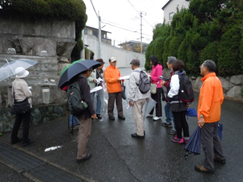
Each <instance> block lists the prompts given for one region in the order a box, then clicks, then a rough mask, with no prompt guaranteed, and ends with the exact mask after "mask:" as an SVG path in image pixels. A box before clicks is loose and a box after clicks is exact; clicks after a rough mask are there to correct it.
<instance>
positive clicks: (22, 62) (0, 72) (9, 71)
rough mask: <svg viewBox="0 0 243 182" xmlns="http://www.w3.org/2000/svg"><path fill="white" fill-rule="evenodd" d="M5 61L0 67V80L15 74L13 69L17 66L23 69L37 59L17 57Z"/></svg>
mask: <svg viewBox="0 0 243 182" xmlns="http://www.w3.org/2000/svg"><path fill="white" fill-rule="evenodd" d="M6 61H7V63H6V64H4V65H3V66H2V67H1V68H0V82H1V81H3V80H5V79H7V78H9V77H11V76H13V75H15V74H16V73H15V69H16V68H18V67H23V68H24V69H27V68H29V67H31V66H34V65H35V64H37V61H33V60H29V59H18V60H14V61H11V62H8V60H6Z"/></svg>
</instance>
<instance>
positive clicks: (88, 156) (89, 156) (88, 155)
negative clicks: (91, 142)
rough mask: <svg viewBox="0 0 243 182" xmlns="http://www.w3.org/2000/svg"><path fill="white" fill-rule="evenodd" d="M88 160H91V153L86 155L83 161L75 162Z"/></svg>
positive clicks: (80, 160)
mask: <svg viewBox="0 0 243 182" xmlns="http://www.w3.org/2000/svg"><path fill="white" fill-rule="evenodd" d="M90 158H91V153H87V154H86V156H85V157H84V158H83V159H77V160H76V161H77V163H81V162H84V161H87V160H89V159H90Z"/></svg>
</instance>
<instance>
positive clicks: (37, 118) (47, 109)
mask: <svg viewBox="0 0 243 182" xmlns="http://www.w3.org/2000/svg"><path fill="white" fill-rule="evenodd" d="M67 115H68V112H67V110H66V104H64V105H48V106H46V105H42V106H41V105H39V106H34V107H33V108H32V110H31V119H30V121H31V123H30V125H36V124H38V123H43V122H48V121H51V120H55V119H57V118H60V117H64V116H67ZM0 121H1V122H0V132H8V131H12V128H13V124H14V121H15V115H14V114H12V113H11V109H10V108H6V109H1V110H0Z"/></svg>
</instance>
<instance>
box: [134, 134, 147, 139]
mask: <svg viewBox="0 0 243 182" xmlns="http://www.w3.org/2000/svg"><path fill="white" fill-rule="evenodd" d="M131 136H132V137H133V138H141V139H144V136H139V135H138V134H137V133H132V134H131Z"/></svg>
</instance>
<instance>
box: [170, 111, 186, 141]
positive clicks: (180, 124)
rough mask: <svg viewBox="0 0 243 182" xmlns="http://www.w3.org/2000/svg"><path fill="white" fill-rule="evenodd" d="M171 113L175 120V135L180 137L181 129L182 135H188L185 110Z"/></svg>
mask: <svg viewBox="0 0 243 182" xmlns="http://www.w3.org/2000/svg"><path fill="white" fill-rule="evenodd" d="M172 113H173V117H174V121H175V128H176V134H177V137H178V138H182V130H183V134H184V137H189V128H188V124H187V121H186V111H180V112H172Z"/></svg>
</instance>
